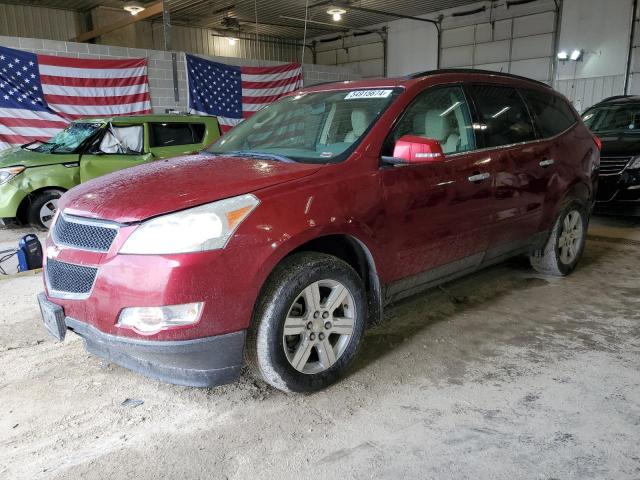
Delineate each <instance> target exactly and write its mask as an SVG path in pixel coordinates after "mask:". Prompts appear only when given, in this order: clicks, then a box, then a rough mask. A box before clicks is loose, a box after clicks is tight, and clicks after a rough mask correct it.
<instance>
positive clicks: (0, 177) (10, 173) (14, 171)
mask: <svg viewBox="0 0 640 480" xmlns="http://www.w3.org/2000/svg"><path fill="white" fill-rule="evenodd" d="M24 168H25V167H7V168H0V185H2V184H3V183H7V182H8V181H9V180H11V179H12V178H13V177H15V176H16V175H18V174H19V173H22V171H23V170H24Z"/></svg>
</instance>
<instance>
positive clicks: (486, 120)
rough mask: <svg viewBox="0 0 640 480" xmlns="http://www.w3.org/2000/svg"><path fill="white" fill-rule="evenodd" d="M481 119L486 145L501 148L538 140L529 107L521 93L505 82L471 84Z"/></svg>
mask: <svg viewBox="0 0 640 480" xmlns="http://www.w3.org/2000/svg"><path fill="white" fill-rule="evenodd" d="M469 91H470V92H471V95H472V97H473V100H474V103H475V105H476V109H477V110H478V116H479V120H480V125H479V128H480V131H481V133H482V135H483V137H484V142H485V147H500V146H503V145H511V144H516V143H522V142H528V141H531V140H535V139H536V135H535V129H534V127H533V122H532V120H531V116H530V115H529V111H528V109H527V106H526V105H525V103H524V101H523V100H522V97H521V96H520V95H519V94H518V92H517V91H516V90H515V89H514V88H511V87H506V86H502V85H493V84H491V85H487V84H484V85H483V84H476V85H471V86H470V87H469Z"/></svg>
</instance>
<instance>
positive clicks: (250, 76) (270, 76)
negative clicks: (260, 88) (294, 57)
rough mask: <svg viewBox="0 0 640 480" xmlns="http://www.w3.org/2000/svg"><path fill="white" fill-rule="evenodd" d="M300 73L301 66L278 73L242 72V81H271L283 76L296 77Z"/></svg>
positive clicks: (283, 77) (282, 78) (280, 78)
mask: <svg viewBox="0 0 640 480" xmlns="http://www.w3.org/2000/svg"><path fill="white" fill-rule="evenodd" d="M301 74H302V69H301V68H296V69H295V70H288V71H286V72H280V73H267V74H256V73H243V74H242V81H244V82H273V81H275V80H284V79H285V78H291V77H297V76H298V75H301Z"/></svg>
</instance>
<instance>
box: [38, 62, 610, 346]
mask: <svg viewBox="0 0 640 480" xmlns="http://www.w3.org/2000/svg"><path fill="white" fill-rule="evenodd" d="M467 81H472V82H478V81H482V82H493V83H497V84H508V85H511V86H515V87H526V88H533V89H539V90H542V89H544V87H542V86H539V85H537V84H535V83H532V82H528V81H525V80H519V79H511V78H505V77H503V76H493V75H486V74H462V73H446V74H445V73H443V74H437V75H432V76H428V77H424V78H421V79H413V80H402V79H384V80H375V81H374V80H368V81H362V82H345V83H340V84H333V85H322V86H317V87H311V88H309V89H306V91H309V92H311V91H326V90H344V89H354V88H370V87H371V88H381V87H387V88H390V87H402V88H403V89H404V90H403V92H402V93H401V94H400V95H399V96H398V97H397V98H396V99H395V100H394V101H393V103H392V104H391V105H390V106H389V107H388V108H387V110H386V111H385V112H384V113H383V114H382V115H381V116H380V118H379V119H378V120H377V122H376V123H375V124H374V125H373V126H372V127H371V129H370V130H369V131H368V133H367V134H366V135H365V136H364V138H363V139H362V141H361V142H360V143H359V144H358V146H357V147H356V148H355V150H354V151H353V153H352V154H351V155H350V157H349V158H348V159H347V160H346V161H344V162H342V163H337V164H326V165H313V164H302V163H282V162H277V161H270V160H255V159H249V158H232V157H213V156H209V155H206V154H204V155H194V156H188V157H181V158H176V159H172V160H167V161H162V162H154V163H153V164H150V165H145V166H142V167H139V168H135V169H131V170H124V171H121V172H117V173H115V174H111V175H107V176H104V177H100V178H99V179H97V180H94V181H90V182H87V183H85V184H82V185H81V186H79V187H77V188H75V189H73V190H71V191H70V192H68V193H67V194H65V195H64V196H63V198H62V200H61V204H60V207H61V209H62V210H64V211H65V212H66V213H68V214H74V215H78V216H83V217H91V218H99V219H106V220H113V221H116V222H120V223H127V224H130V225H128V226H126V227H123V228H121V229H120V231H119V233H118V236H117V238H116V240H115V242H114V243H113V245H112V246H111V249H110V251H109V252H107V253H104V254H101V253H92V252H87V251H81V250H75V249H72V248H66V247H62V246H57V245H54V244H53V242H52V240H51V238H50V237H48V238H47V241H46V251H47V256H48V257H49V258H54V257H55V258H57V259H58V260H60V261H63V262H69V263H75V264H80V265H90V266H97V267H98V276H97V279H96V282H95V286H94V290H93V292H92V294H91V296H90V297H89V298H88V299H86V300H81V301H78V300H63V299H59V298H52V297H50V300H51V301H53V302H55V303H57V304H60V305H62V306H63V307H64V309H65V313H66V315H68V316H71V317H74V318H76V319H78V320H81V321H84V322H87V323H89V324H91V325H93V326H95V327H97V328H98V329H99V330H101V331H103V332H106V333H109V334H113V335H119V336H123V337H134V338H143V339H150V340H179V339H194V338H201V337H207V336H212V335H218V334H223V333H228V332H233V331H238V330H242V329H246V328H247V327H248V326H249V323H250V321H251V316H252V312H253V308H254V305H255V302H256V299H257V297H258V296H259V292H260V289H261V288H262V286H263V285H264V282H265V280H266V279H267V277H268V275H269V274H270V273H271V271H272V270H273V268H274V267H275V266H276V265H277V264H278V262H280V261H281V260H282V259H283V258H284V257H285V256H286V255H288V254H289V253H291V252H292V251H293V250H294V249H296V248H298V247H299V246H300V245H302V244H304V243H306V242H308V241H310V240H313V239H317V238H320V237H323V236H326V235H348V236H350V237H353V238H355V239H357V240H359V241H360V242H361V244H362V245H364V246H365V248H366V249H367V250H368V253H370V255H371V258H372V260H373V262H374V264H375V270H376V272H377V274H378V276H379V279H380V282H381V284H382V285H383V286H388V285H391V284H393V283H394V282H396V281H399V280H403V279H407V278H409V277H411V276H412V275H418V274H420V273H422V272H425V271H428V270H430V269H433V268H435V267H438V266H442V265H445V264H448V263H450V262H455V261H457V260H460V259H463V258H468V257H470V256H474V255H475V254H482V253H483V252H485V251H487V250H488V249H489V248H494V247H499V246H501V245H503V244H505V243H507V242H508V241H516V240H519V239H522V238H527V237H530V236H531V235H533V234H534V233H536V232H540V231H544V230H546V229H549V228H550V227H551V224H552V222H553V220H554V219H555V216H556V215H557V213H558V211H559V208H560V206H561V203H562V201H563V200H564V199H565V198H566V196H567V195H569V194H576V195H578V194H579V195H584V198H583V200H585V201H586V202H589V201H591V199H592V197H593V185H594V182H595V177H594V173H593V172H594V169H593V164H594V162H597V159H598V152H597V149H596V146H595V143H594V140H593V138H592V136H591V135H590V133H589V132H588V130H587V129H586V128H585V127H584V125H583V124H582V123H581V122H580V121H579V120H577V124H576V126H575V127H573V128H572V129H571V130H569V131H567V132H565V133H563V134H562V135H559V136H558V137H555V138H553V139H551V140H548V141H538V142H529V143H527V144H522V145H516V146H510V147H505V148H494V149H481V150H477V151H471V152H468V153H463V154H456V155H446V156H445V157H444V158H443V159H441V160H440V161H434V162H428V163H415V164H410V165H406V166H400V167H394V166H390V165H384V164H383V163H382V161H381V152H382V150H383V143H384V141H385V138H386V137H387V135H388V133H389V132H390V131H391V130H392V129H393V127H394V125H396V123H397V121H398V119H399V118H400V116H401V114H402V113H403V111H404V110H405V108H406V107H407V106H408V105H409V104H410V103H411V101H412V100H413V99H414V98H415V97H416V95H418V94H419V93H421V92H423V91H424V90H425V89H428V88H430V87H433V86H438V85H445V84H453V85H460V84H464V82H467ZM545 91H548V93H549V94H552V91H551V90H545ZM546 157H552V158H553V159H554V160H555V163H554V165H553V166H552V167H550V168H548V169H542V168H541V167H539V165H538V163H539V161H540V160H542V159H544V158H546ZM482 173H488V174H490V177H489V178H488V179H486V180H482V181H479V182H473V181H470V180H469V177H473V176H475V175H478V174H482ZM572 192H573V193H572ZM575 192H579V193H575ZM244 193H253V194H254V195H255V196H256V197H257V198H258V199H259V200H260V204H259V205H258V207H257V208H256V209H255V210H254V211H253V212H252V213H251V214H250V215H249V216H248V217H247V218H246V220H245V221H244V222H243V223H242V224H241V225H240V227H239V228H238V230H237V231H236V232H235V234H234V235H233V237H232V238H231V239H230V241H229V243H228V244H227V246H226V248H224V249H221V250H214V251H208V252H200V253H187V254H176V255H121V254H119V253H118V251H119V249H120V247H121V246H122V245H123V243H124V241H125V240H126V238H127V237H128V236H129V235H130V234H131V232H132V231H133V230H134V229H135V228H137V224H138V222H140V221H142V220H145V219H148V218H151V217H154V216H158V215H161V214H164V213H167V212H173V211H177V210H182V209H186V208H189V207H193V206H197V205H201V204H205V203H208V202H212V201H215V200H218V199H223V198H227V197H232V196H235V195H240V194H244ZM478 257H479V258H480V257H481V255H479V256H478ZM190 302H204V310H203V313H202V316H201V319H200V321H199V322H198V323H197V324H196V325H193V326H189V327H186V328H185V327H182V328H176V329H170V330H165V331H162V332H159V333H157V334H155V335H151V336H141V335H139V334H137V333H136V332H134V331H133V330H130V329H122V328H119V327H117V326H116V322H117V318H118V315H119V313H120V311H121V310H122V309H123V308H126V307H131V306H160V305H174V304H182V303H190Z"/></svg>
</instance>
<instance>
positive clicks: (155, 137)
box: [149, 122, 205, 148]
mask: <svg viewBox="0 0 640 480" xmlns="http://www.w3.org/2000/svg"><path fill="white" fill-rule="evenodd" d="M149 125H150V127H151V128H150V134H151V135H150V138H149V142H150V145H151V147H152V148H154V147H173V146H177V145H192V144H195V143H201V142H202V139H203V138H204V133H205V126H204V124H203V123H177V122H175V123H151V124H149Z"/></svg>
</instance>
